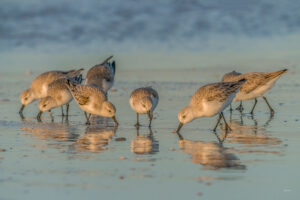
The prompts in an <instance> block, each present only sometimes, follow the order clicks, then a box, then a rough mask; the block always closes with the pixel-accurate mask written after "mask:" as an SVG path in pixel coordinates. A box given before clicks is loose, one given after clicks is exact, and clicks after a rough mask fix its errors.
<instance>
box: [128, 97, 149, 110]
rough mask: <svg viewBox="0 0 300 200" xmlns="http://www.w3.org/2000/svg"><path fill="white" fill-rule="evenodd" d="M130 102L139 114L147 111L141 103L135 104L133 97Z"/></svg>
mask: <svg viewBox="0 0 300 200" xmlns="http://www.w3.org/2000/svg"><path fill="white" fill-rule="evenodd" d="M129 104H130V107H131V109H132V110H134V111H135V112H136V113H139V114H146V113H147V112H145V111H144V110H143V109H142V107H141V106H140V105H139V104H134V103H133V99H132V98H130V99H129Z"/></svg>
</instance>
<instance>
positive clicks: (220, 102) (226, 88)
mask: <svg viewBox="0 0 300 200" xmlns="http://www.w3.org/2000/svg"><path fill="white" fill-rule="evenodd" d="M245 81H246V80H245V79H242V80H240V81H237V82H220V83H212V84H208V85H205V86H203V87H201V88H199V89H198V90H197V91H196V93H195V94H194V95H193V97H192V99H191V101H190V104H189V105H188V106H186V107H184V108H183V109H182V110H181V111H180V112H179V113H178V120H179V122H180V123H179V126H178V128H177V131H176V132H179V131H180V129H181V128H182V126H183V125H184V124H186V123H189V122H191V121H193V120H194V119H196V118H200V117H212V116H214V115H216V114H219V119H218V122H217V124H216V126H215V128H214V129H213V130H214V131H215V130H216V128H217V126H218V125H219V123H220V121H221V118H223V120H224V123H225V125H226V129H229V130H230V127H229V126H228V125H227V123H226V120H225V117H224V115H223V112H222V111H223V110H224V109H225V108H226V107H227V106H228V105H229V104H230V103H231V102H232V100H233V98H234V97H235V95H236V93H237V92H238V91H239V89H240V87H241V86H242V85H243V84H244V83H245Z"/></svg>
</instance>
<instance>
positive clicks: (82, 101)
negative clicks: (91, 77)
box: [66, 80, 118, 126]
mask: <svg viewBox="0 0 300 200" xmlns="http://www.w3.org/2000/svg"><path fill="white" fill-rule="evenodd" d="M66 84H67V87H68V88H69V90H70V92H71V93H72V95H73V98H74V99H75V101H76V102H77V104H78V106H79V107H80V108H81V109H82V110H83V111H85V112H87V113H91V114H94V115H100V116H103V117H111V118H112V119H113V120H114V122H115V125H116V126H118V121H117V119H116V117H115V112H116V108H115V106H114V105H113V104H112V103H111V102H109V101H107V97H106V95H105V94H104V92H103V91H102V90H100V89H99V88H97V87H91V86H87V85H79V84H76V83H74V82H72V81H70V80H67V81H66ZM86 118H87V122H86V124H90V117H87V116H86Z"/></svg>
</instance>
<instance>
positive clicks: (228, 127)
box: [221, 112, 232, 131]
mask: <svg viewBox="0 0 300 200" xmlns="http://www.w3.org/2000/svg"><path fill="white" fill-rule="evenodd" d="M221 116H222V118H223V120H224V123H225V125H226V130H229V131H231V130H232V129H231V128H230V126H229V125H228V124H227V122H226V119H225V117H224V115H223V112H221Z"/></svg>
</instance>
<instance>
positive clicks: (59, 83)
mask: <svg viewBox="0 0 300 200" xmlns="http://www.w3.org/2000/svg"><path fill="white" fill-rule="evenodd" d="M74 81H76V83H78V84H80V83H81V81H82V79H81V78H80V79H79V80H78V79H74ZM72 99H73V97H72V94H71V92H70V91H69V88H68V87H67V86H66V79H65V78H61V79H57V80H55V81H53V82H52V83H51V84H50V85H49V87H48V92H47V97H45V98H42V99H41V100H40V103H39V105H38V106H39V109H40V112H39V114H38V115H37V120H38V121H41V115H42V113H43V112H45V111H51V109H53V108H56V107H59V106H61V111H62V116H63V117H64V111H63V105H66V119H68V114H69V103H70V102H71V101H72Z"/></svg>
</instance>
